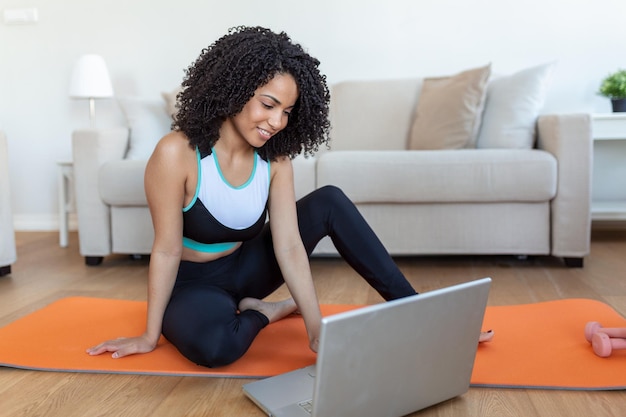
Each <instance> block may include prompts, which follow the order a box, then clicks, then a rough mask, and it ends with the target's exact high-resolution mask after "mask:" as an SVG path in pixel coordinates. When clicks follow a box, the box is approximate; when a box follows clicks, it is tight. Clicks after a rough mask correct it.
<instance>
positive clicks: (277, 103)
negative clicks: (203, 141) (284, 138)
mask: <svg viewBox="0 0 626 417" xmlns="http://www.w3.org/2000/svg"><path fill="white" fill-rule="evenodd" d="M296 100H298V87H297V85H296V81H295V80H294V78H293V77H292V76H291V75H290V74H277V75H275V76H274V78H272V79H271V80H270V81H269V82H268V83H267V84H265V85H263V86H261V87H259V88H257V90H256V91H255V92H254V96H253V97H252V98H251V99H250V100H248V102H247V103H246V104H245V106H244V107H243V109H242V110H241V112H239V113H238V114H236V115H235V116H233V117H232V118H230V119H228V120H227V121H226V122H225V123H226V124H230V125H231V126H230V127H231V128H232V130H231V132H232V133H233V134H235V135H237V136H238V137H239V138H241V139H242V140H245V141H246V142H247V143H248V144H250V146H253V147H255V148H260V147H261V146H263V145H264V144H265V142H267V141H268V140H269V139H270V138H271V137H272V136H274V135H275V134H277V133H278V132H280V131H281V130H283V129H284V128H285V127H286V126H287V123H288V122H289V113H290V112H291V111H292V110H293V107H294V106H295V104H296Z"/></svg>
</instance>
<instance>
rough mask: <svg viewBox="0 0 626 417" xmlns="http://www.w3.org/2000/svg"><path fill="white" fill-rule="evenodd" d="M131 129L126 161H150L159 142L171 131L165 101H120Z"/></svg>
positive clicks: (128, 99) (141, 99) (135, 99)
mask: <svg viewBox="0 0 626 417" xmlns="http://www.w3.org/2000/svg"><path fill="white" fill-rule="evenodd" d="M118 101H119V103H120V107H121V108H122V112H123V113H124V116H126V122H127V123H128V127H129V128H130V142H129V146H128V151H127V153H126V159H148V158H149V157H150V155H151V154H152V151H153V150H154V148H155V146H156V144H157V142H158V141H159V140H160V139H161V138H162V137H163V136H165V135H166V134H167V133H169V132H170V130H171V123H172V119H171V118H170V116H169V114H168V113H167V110H166V107H165V103H164V102H163V100H149V99H143V98H137V97H123V98H120V99H118Z"/></svg>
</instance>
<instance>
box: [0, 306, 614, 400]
mask: <svg viewBox="0 0 626 417" xmlns="http://www.w3.org/2000/svg"><path fill="white" fill-rule="evenodd" d="M145 307H146V306H145V302H142V301H126V300H112V299H99V298H88V297H72V298H65V299H62V300H59V301H57V302H55V303H52V304H50V305H49V306H47V307H45V308H43V309H41V310H38V311H36V312H34V313H32V314H30V315H28V316H26V317H23V318H21V319H19V320H17V321H15V322H13V323H11V324H9V325H7V326H5V327H3V328H0V365H1V366H6V367H14V368H23V369H34V370H42V371H65V372H100V373H131V374H148V375H186V376H211V377H254V378H256V377H264V376H270V375H276V374H279V373H283V372H287V371H289V370H293V369H297V368H300V367H304V366H307V365H310V364H312V363H314V362H315V355H314V353H312V352H311V351H310V350H309V348H308V342H307V338H306V333H305V330H304V324H303V321H302V318H301V317H299V316H290V317H288V318H286V319H283V320H281V321H279V322H277V323H274V324H271V325H270V326H268V327H266V328H265V329H264V330H263V331H262V332H261V333H260V334H259V336H258V337H257V339H256V340H255V342H254V343H253V345H252V346H251V348H250V350H249V351H248V352H247V353H246V355H244V357H243V358H241V359H240V360H238V361H237V362H235V363H234V364H232V365H229V366H226V367H222V368H217V369H209V368H204V367H201V366H197V365H195V364H193V363H191V362H189V361H188V360H187V359H185V358H184V357H182V356H181V355H180V354H179V353H178V351H177V350H176V349H175V348H174V347H173V346H172V345H171V344H169V343H168V342H167V341H166V340H165V339H163V338H162V339H161V341H160V342H159V346H158V347H157V349H155V350H154V351H153V352H151V353H149V354H143V355H135V356H129V357H125V358H121V359H112V358H111V357H110V354H103V355H100V356H89V355H87V354H86V353H85V349H86V348H87V347H89V346H92V345H94V344H97V343H99V342H100V341H102V340H104V339H109V338H116V337H120V336H127V335H134V334H137V333H139V332H141V331H142V330H143V326H144V323H145ZM357 307H358V306H350V305H324V306H322V312H323V314H325V315H328V314H334V313H338V312H341V311H346V310H349V309H353V308H357ZM591 320H593V321H599V322H600V323H602V324H603V325H604V326H605V327H626V320H625V319H624V318H623V317H622V316H620V315H619V314H618V313H617V312H615V310H613V309H612V308H611V307H609V306H608V305H606V304H603V303H601V302H598V301H593V300H587V299H567V300H558V301H549V302H543V303H536V304H524V305H513V306H495V307H488V308H487V312H486V313H485V320H484V326H483V328H484V329H485V330H486V329H493V330H494V331H495V337H494V339H493V340H492V341H491V342H488V343H483V344H481V345H480V346H479V348H478V353H477V356H476V362H475V365H474V372H473V375H472V385H473V386H488V387H507V388H544V389H575V390H612V389H625V388H626V351H623V350H619V351H614V352H613V355H612V356H611V357H609V358H600V357H598V356H596V355H595V354H594V353H593V349H592V348H591V346H590V344H589V343H588V342H587V341H586V340H585V338H584V326H585V323H586V322H587V321H591ZM355 348H356V347H355ZM416 354H419V353H418V352H416Z"/></svg>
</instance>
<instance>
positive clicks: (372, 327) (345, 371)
mask: <svg viewBox="0 0 626 417" xmlns="http://www.w3.org/2000/svg"><path fill="white" fill-rule="evenodd" d="M490 285H491V278H483V279H480V280H476V281H471V282H467V283H463V284H459V285H454V286H451V287H447V288H443V289H438V290H434V291H429V292H425V293H421V294H418V295H414V296H411V297H406V298H402V299H399V300H394V301H389V302H386V303H380V304H376V305H371V306H366V307H363V308H359V309H357V310H353V311H348V312H345V313H340V314H335V315H332V316H328V317H325V318H323V319H322V327H321V335H320V344H319V350H318V355H317V362H316V364H315V365H312V366H309V367H306V368H302V369H298V370H295V371H292V372H288V373H285V374H282V375H278V376H274V377H270V378H266V379H262V380H258V381H254V382H251V383H247V384H244V385H243V390H244V393H245V394H246V395H247V396H248V397H249V398H250V399H251V400H252V401H253V402H254V403H256V404H257V405H258V406H259V407H260V408H261V409H262V410H263V411H265V412H266V413H267V414H268V415H270V416H275V417H298V416H303V417H307V416H313V417H351V416H355V417H385V416H387V417H398V416H404V415H406V414H409V413H412V412H414V411H417V410H421V409H423V408H426V407H429V406H431V405H434V404H437V403H440V402H442V401H445V400H448V399H450V398H454V397H456V396H459V395H461V394H463V393H465V392H466V391H467V390H468V389H469V385H470V377H471V375H472V369H473V367H474V358H475V356H476V349H477V347H478V337H479V335H480V331H481V326H482V321H483V316H484V313H485V308H486V305H487V297H488V294H489V288H490Z"/></svg>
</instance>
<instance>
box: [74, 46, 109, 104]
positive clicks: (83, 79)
mask: <svg viewBox="0 0 626 417" xmlns="http://www.w3.org/2000/svg"><path fill="white" fill-rule="evenodd" d="M70 97H72V98H107V97H113V85H112V84H111V79H110V78H109V70H108V69H107V66H106V63H105V62H104V59H103V58H102V57H101V56H100V55H94V54H89V55H83V56H81V57H80V58H79V59H78V61H76V64H74V69H73V70H72V78H71V80H70Z"/></svg>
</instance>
